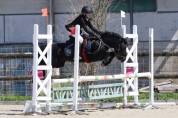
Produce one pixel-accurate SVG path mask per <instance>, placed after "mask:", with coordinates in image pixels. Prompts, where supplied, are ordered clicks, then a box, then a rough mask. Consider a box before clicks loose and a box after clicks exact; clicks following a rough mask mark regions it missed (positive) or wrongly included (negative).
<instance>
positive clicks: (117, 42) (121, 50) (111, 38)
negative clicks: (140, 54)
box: [101, 32, 128, 62]
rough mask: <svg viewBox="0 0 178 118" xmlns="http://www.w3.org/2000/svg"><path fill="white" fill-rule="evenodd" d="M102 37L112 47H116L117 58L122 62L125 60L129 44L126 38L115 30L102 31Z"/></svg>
mask: <svg viewBox="0 0 178 118" xmlns="http://www.w3.org/2000/svg"><path fill="white" fill-rule="evenodd" d="M101 38H102V40H103V42H104V43H106V44H107V45H109V46H110V47H111V48H114V50H115V56H116V57H117V59H119V60H120V61H121V62H123V61H125V59H126V56H127V51H126V48H127V46H128V42H127V39H126V38H123V37H122V36H121V35H119V34H117V33H114V32H104V33H102V35H101Z"/></svg>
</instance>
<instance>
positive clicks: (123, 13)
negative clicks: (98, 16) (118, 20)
mask: <svg viewBox="0 0 178 118" xmlns="http://www.w3.org/2000/svg"><path fill="white" fill-rule="evenodd" d="M121 17H122V18H123V17H125V12H124V11H122V10H121Z"/></svg>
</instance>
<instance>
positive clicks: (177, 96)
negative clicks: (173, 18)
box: [0, 93, 178, 102]
mask: <svg viewBox="0 0 178 118" xmlns="http://www.w3.org/2000/svg"><path fill="white" fill-rule="evenodd" d="M154 98H155V101H178V93H155V97H154ZM31 99H32V97H31V96H15V95H14V96H13V95H8V96H0V101H26V100H31ZM139 100H141V101H148V100H149V93H140V95H139ZM122 101H123V97H117V98H109V99H102V100H99V102H122ZM128 101H133V97H128Z"/></svg>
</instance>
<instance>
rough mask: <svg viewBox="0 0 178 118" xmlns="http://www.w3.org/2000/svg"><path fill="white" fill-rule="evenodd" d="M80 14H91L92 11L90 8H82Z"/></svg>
mask: <svg viewBox="0 0 178 118" xmlns="http://www.w3.org/2000/svg"><path fill="white" fill-rule="evenodd" d="M81 13H82V14H92V13H93V9H92V8H91V7H90V6H84V7H83V8H82V10H81Z"/></svg>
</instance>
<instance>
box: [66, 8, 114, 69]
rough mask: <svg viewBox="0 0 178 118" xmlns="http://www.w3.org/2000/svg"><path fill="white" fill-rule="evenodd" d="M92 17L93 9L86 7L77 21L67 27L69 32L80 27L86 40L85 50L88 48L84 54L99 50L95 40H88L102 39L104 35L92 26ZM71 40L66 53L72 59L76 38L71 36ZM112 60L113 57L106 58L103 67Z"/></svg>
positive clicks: (68, 42)
mask: <svg viewBox="0 0 178 118" xmlns="http://www.w3.org/2000/svg"><path fill="white" fill-rule="evenodd" d="M92 15H93V9H92V8H91V7H90V6H84V7H83V8H82V10H81V14H80V15H79V16H78V17H77V18H75V20H73V21H72V22H71V23H69V24H67V25H65V27H66V29H67V30H68V31H69V32H72V31H71V30H72V28H74V27H75V25H80V32H81V36H82V37H83V38H84V43H86V45H85V46H84V48H86V50H87V51H85V52H84V53H86V52H93V51H94V50H96V49H98V46H99V45H100V44H98V43H97V42H96V41H94V40H88V39H100V36H101V33H102V32H101V31H98V30H97V29H96V28H95V27H94V26H93V25H92V23H91V20H92ZM91 37H92V38H91ZM69 38H70V39H69V40H68V41H67V42H66V48H65V50H64V52H65V55H66V56H67V57H69V58H71V57H74V44H75V38H74V37H73V36H72V35H70V36H69ZM86 40H87V41H86ZM112 58H113V55H111V56H109V57H107V58H105V59H104V60H103V61H102V65H103V66H105V65H107V64H108V63H110V62H111V60H112ZM85 61H86V60H85ZM86 62H87V61H86Z"/></svg>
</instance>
